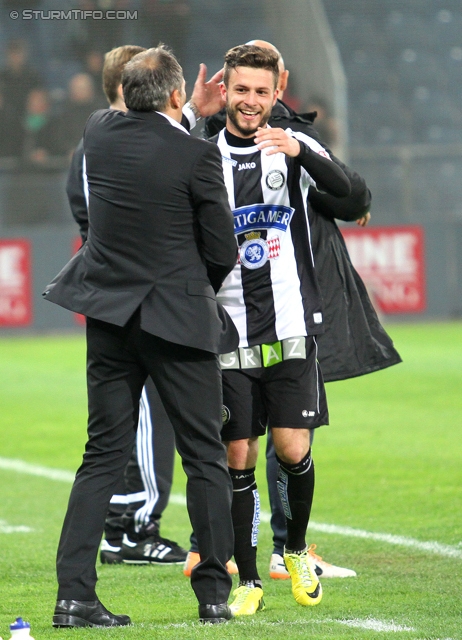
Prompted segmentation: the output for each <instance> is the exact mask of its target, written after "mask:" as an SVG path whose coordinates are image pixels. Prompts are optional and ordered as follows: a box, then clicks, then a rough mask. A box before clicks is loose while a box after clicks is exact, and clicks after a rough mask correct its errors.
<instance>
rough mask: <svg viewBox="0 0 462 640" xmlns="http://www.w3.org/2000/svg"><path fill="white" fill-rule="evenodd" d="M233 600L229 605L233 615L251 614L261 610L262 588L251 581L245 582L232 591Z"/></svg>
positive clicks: (262, 605)
mask: <svg viewBox="0 0 462 640" xmlns="http://www.w3.org/2000/svg"><path fill="white" fill-rule="evenodd" d="M233 596H235V598H234V601H233V602H232V604H231V605H230V606H229V608H230V609H231V611H232V613H233V615H234V616H236V617H237V616H253V614H254V613H257V611H263V609H264V608H265V603H264V601H263V589H261V588H260V587H256V586H255V585H254V584H253V583H252V582H245V583H243V584H241V585H240V586H239V587H238V588H237V589H235V590H234V591H233Z"/></svg>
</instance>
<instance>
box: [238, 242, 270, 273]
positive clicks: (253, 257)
mask: <svg viewBox="0 0 462 640" xmlns="http://www.w3.org/2000/svg"><path fill="white" fill-rule="evenodd" d="M259 235H260V234H257V233H248V234H246V237H247V236H252V237H251V238H250V239H248V240H246V241H245V242H243V243H242V245H241V250H240V254H239V256H240V260H241V263H242V264H243V265H244V267H247V269H260V267H263V265H264V264H266V262H267V260H268V255H269V249H268V244H267V243H266V241H265V240H263V238H260V237H258V236H259ZM255 236H257V237H255Z"/></svg>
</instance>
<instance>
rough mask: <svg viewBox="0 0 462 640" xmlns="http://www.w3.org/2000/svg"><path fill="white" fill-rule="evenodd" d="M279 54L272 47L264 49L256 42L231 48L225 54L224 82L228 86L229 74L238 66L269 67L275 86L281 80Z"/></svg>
mask: <svg viewBox="0 0 462 640" xmlns="http://www.w3.org/2000/svg"><path fill="white" fill-rule="evenodd" d="M278 63H279V59H278V54H277V53H276V52H275V51H273V50H272V49H263V48H262V47H257V46H255V45H254V44H240V45H239V46H237V47H233V48H232V49H230V50H229V51H228V52H227V53H226V55H225V67H224V74H223V82H224V84H225V86H226V87H227V86H228V82H229V74H230V73H231V70H232V69H236V67H251V68H252V69H267V70H268V71H271V72H272V74H273V76H274V87H275V88H276V87H277V84H278V80H279V64H278Z"/></svg>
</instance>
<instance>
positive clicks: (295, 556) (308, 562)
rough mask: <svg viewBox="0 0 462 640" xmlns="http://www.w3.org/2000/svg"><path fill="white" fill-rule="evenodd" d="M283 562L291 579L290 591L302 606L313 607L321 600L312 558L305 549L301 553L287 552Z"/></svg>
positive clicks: (320, 587)
mask: <svg viewBox="0 0 462 640" xmlns="http://www.w3.org/2000/svg"><path fill="white" fill-rule="evenodd" d="M284 562H285V565H286V567H287V571H288V572H289V574H290V577H291V580H292V593H293V596H294V598H295V600H296V602H298V604H301V605H302V606H304V607H313V606H314V605H316V604H319V603H320V602H321V600H322V586H321V583H320V582H319V580H318V576H317V575H316V570H315V566H314V560H313V558H312V557H311V556H310V554H309V553H308V549H305V550H304V551H303V552H302V553H287V552H286V550H285V549H284Z"/></svg>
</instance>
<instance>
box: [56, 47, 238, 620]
mask: <svg viewBox="0 0 462 640" xmlns="http://www.w3.org/2000/svg"><path fill="white" fill-rule="evenodd" d="M122 84H123V91H124V98H125V103H126V105H127V107H128V112H127V113H123V112H121V111H116V110H111V109H108V110H102V111H96V112H95V113H94V114H92V116H90V118H89V120H88V122H87V125H86V128H85V132H84V153H85V158H86V173H87V178H88V184H89V212H90V227H89V234H88V240H87V242H86V243H85V245H84V246H83V247H82V249H81V250H80V251H79V252H78V253H77V254H76V255H75V256H74V258H73V259H72V260H71V261H70V262H69V263H68V264H67V265H66V266H65V267H64V269H63V270H62V271H61V272H60V274H58V276H57V277H56V278H55V279H54V280H53V282H52V283H51V284H50V285H48V287H47V289H46V291H45V293H44V296H45V298H46V299H48V300H50V301H51V302H55V303H57V304H59V305H61V306H63V307H65V308H67V309H70V310H72V311H74V312H78V313H81V314H84V315H85V316H87V389H88V406H89V420H88V436H89V438H88V442H87V445H86V449H85V454H84V457H83V462H82V465H81V466H80V468H79V470H78V471H77V476H76V479H75V482H74V485H73V488H72V492H71V496H70V500H69V506H68V510H67V514H66V518H65V521H64V525H63V530H62V534H61V539H60V543H59V548H58V557H57V572H58V583H59V589H58V602H57V605H56V609H55V615H54V617H53V625H54V626H57V627H61V626H66V627H69V626H97V625H102V626H122V625H126V624H129V623H130V618H129V617H128V616H120V615H114V614H112V613H111V612H109V611H108V610H107V609H106V608H105V607H104V606H103V605H102V604H101V602H100V601H99V600H98V598H97V596H96V592H95V584H96V580H97V576H96V569H95V563H96V556H97V552H98V546H99V542H100V540H101V537H102V533H103V528H104V519H105V515H106V512H107V507H108V504H109V500H110V498H111V496H112V494H113V492H114V488H115V486H116V484H117V482H118V481H119V478H120V476H121V474H123V471H124V468H125V465H126V463H127V461H128V459H129V457H130V453H131V449H132V447H133V442H134V436H135V430H136V426H137V422H138V407H139V400H140V395H141V390H142V387H143V385H144V382H145V380H146V378H147V377H148V376H151V378H152V379H153V381H154V383H155V385H156V387H157V389H158V391H159V394H160V397H161V400H162V402H163V404H164V406H165V408H166V410H167V413H168V415H169V417H170V419H171V422H172V424H173V427H174V430H175V437H176V443H177V449H178V451H179V453H180V455H181V457H182V460H183V467H184V469H185V472H186V474H187V476H188V489H187V502H188V510H189V514H190V518H191V522H192V525H193V528H194V530H195V532H196V535H197V538H198V542H199V551H200V554H201V558H202V562H201V563H200V564H199V565H198V566H197V568H196V569H195V570H194V572H193V574H192V576H191V584H192V587H193V589H194V591H195V594H196V596H197V599H198V601H199V618H200V619H201V620H202V621H204V622H223V621H225V620H227V619H229V618H230V617H231V614H230V611H229V608H228V606H227V598H228V595H229V591H230V588H231V578H230V576H229V574H228V572H227V571H226V562H227V561H228V560H229V558H230V557H231V555H232V553H233V533H232V522H231V514H230V505H231V483H230V479H229V475H228V470H227V464H226V454H225V450H224V447H223V445H222V444H221V441H220V430H221V407H222V398H221V376H220V367H219V363H218V355H217V354H218V353H224V352H229V351H230V350H231V349H233V348H235V347H236V346H237V342H238V338H237V332H236V330H235V328H234V325H233V324H232V322H231V321H230V319H229V317H228V316H227V315H226V314H225V312H224V311H223V309H222V308H221V307H220V306H219V305H218V304H217V302H216V299H215V291H217V290H218V288H219V287H220V285H221V283H222V281H223V279H224V278H225V277H226V275H227V274H228V273H229V272H230V271H231V269H232V268H233V266H234V264H235V261H236V254H237V249H236V243H235V240H234V234H233V216H232V214H231V211H230V209H229V205H228V198H227V192H226V189H225V186H224V182H223V174H222V166H221V157H220V153H219V151H218V149H217V147H216V146H215V145H213V144H210V143H207V142H205V141H203V140H199V139H197V138H193V137H190V136H189V135H188V134H187V132H186V130H185V129H183V127H182V126H181V124H180V121H181V116H182V107H183V105H184V103H185V89H184V79H183V74H182V70H181V67H180V66H179V64H178V62H177V61H176V59H175V57H174V56H173V55H172V54H170V53H169V52H168V51H167V50H166V49H164V48H163V47H158V48H156V49H149V50H147V51H145V52H143V53H140V54H138V55H137V56H135V57H134V58H133V59H132V60H131V61H130V62H129V63H128V64H127V65H126V67H125V70H124V73H123V78H122Z"/></svg>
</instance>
